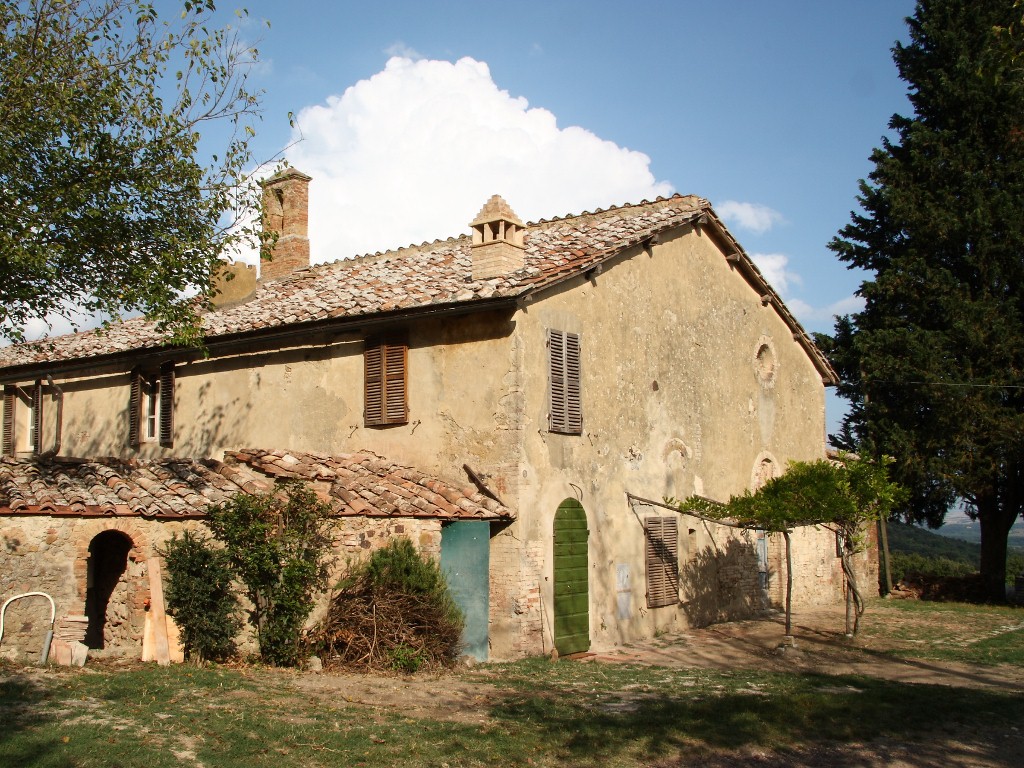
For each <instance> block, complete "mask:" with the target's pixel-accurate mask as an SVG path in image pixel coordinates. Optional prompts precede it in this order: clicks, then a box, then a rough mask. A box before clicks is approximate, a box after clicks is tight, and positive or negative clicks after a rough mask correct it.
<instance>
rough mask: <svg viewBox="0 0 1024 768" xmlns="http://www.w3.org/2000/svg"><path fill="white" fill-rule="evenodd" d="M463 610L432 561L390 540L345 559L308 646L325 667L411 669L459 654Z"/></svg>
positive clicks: (405, 544) (448, 661)
mask: <svg viewBox="0 0 1024 768" xmlns="http://www.w3.org/2000/svg"><path fill="white" fill-rule="evenodd" d="M462 627H463V617H462V612H461V611H460V610H459V608H458V606H457V605H456V604H455V602H454V600H453V599H452V597H451V593H450V592H449V591H448V586H447V583H446V582H445V579H444V576H443V574H442V573H441V570H440V568H439V567H438V565H437V563H436V562H435V561H433V560H431V559H428V558H424V557H422V556H420V554H419V553H418V552H416V550H415V548H414V547H413V545H412V542H410V541H409V540H408V539H396V540H395V541H393V542H391V543H390V544H389V545H388V546H387V547H384V548H383V549H380V550H377V551H376V552H375V553H374V554H373V555H372V556H371V557H370V558H369V560H367V561H364V562H362V563H357V564H354V565H349V568H348V570H347V572H346V574H345V575H344V577H343V578H342V580H341V582H340V583H339V585H338V591H337V593H336V594H335V595H334V596H333V597H332V598H331V600H330V603H329V606H328V610H327V614H326V616H325V617H324V618H323V620H322V621H321V622H320V623H319V624H318V625H317V626H316V627H315V628H314V629H313V630H312V631H311V632H310V634H309V636H308V638H307V639H308V642H309V647H310V650H311V652H312V653H315V654H317V655H318V656H319V657H320V659H321V660H322V661H323V664H324V666H325V667H327V668H331V667H347V668H357V669H391V670H396V671H400V672H415V671H416V670H418V669H420V668H422V667H440V666H451V665H452V664H453V663H454V662H455V660H456V659H457V658H458V656H459V652H460V649H461V648H460V637H461V635H462Z"/></svg>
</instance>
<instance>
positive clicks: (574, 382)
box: [565, 333, 583, 435]
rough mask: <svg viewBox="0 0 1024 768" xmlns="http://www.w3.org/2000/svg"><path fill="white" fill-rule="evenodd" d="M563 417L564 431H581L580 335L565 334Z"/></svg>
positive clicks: (577, 432)
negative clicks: (564, 420) (564, 422)
mask: <svg viewBox="0 0 1024 768" xmlns="http://www.w3.org/2000/svg"><path fill="white" fill-rule="evenodd" d="M565 419H566V431H567V432H569V433H570V434H573V435H579V434H582V432H583V408H582V406H581V404H580V337H579V335H577V334H575V333H567V334H565Z"/></svg>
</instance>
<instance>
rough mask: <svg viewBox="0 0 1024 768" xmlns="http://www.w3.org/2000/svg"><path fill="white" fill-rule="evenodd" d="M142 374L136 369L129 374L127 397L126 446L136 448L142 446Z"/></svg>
mask: <svg viewBox="0 0 1024 768" xmlns="http://www.w3.org/2000/svg"><path fill="white" fill-rule="evenodd" d="M141 420H142V372H141V371H139V370H138V369H136V370H134V371H132V373H131V384H130V386H129V396H128V445H130V446H131V447H132V448H138V447H139V445H141V444H142V431H141V429H140V423H141Z"/></svg>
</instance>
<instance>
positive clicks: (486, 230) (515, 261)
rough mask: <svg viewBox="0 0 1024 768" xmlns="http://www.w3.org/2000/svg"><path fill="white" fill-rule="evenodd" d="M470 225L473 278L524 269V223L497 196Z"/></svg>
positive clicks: (477, 278)
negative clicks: (471, 231) (471, 232)
mask: <svg viewBox="0 0 1024 768" xmlns="http://www.w3.org/2000/svg"><path fill="white" fill-rule="evenodd" d="M469 226H470V227H472V228H473V248H472V252H471V253H472V258H473V279H474V280H487V279H489V278H492V277H501V276H503V275H508V274H511V273H512V272H515V271H516V270H517V269H522V268H523V266H524V264H525V260H524V258H523V251H524V245H523V222H521V221H520V220H519V217H518V216H516V214H515V212H514V211H513V210H512V208H511V207H510V206H509V204H508V203H506V202H505V201H504V200H502V199H501V196H500V195H494V196H493V197H491V199H490V200H488V201H487V203H486V204H485V205H484V207H483V208H481V209H480V213H478V214H477V215H476V218H475V219H474V220H473V221H472V222H470V225H469Z"/></svg>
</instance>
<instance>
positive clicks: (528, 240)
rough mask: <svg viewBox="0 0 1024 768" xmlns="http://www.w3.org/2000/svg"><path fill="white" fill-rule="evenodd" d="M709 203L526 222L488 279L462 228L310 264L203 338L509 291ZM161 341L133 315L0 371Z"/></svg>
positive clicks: (226, 316)
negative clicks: (518, 256)
mask: <svg viewBox="0 0 1024 768" xmlns="http://www.w3.org/2000/svg"><path fill="white" fill-rule="evenodd" d="M708 208H709V206H708V203H707V201H706V200H703V199H701V198H697V197H693V196H680V195H676V196H674V197H671V198H668V199H666V200H660V199H659V200H658V201H656V202H655V203H649V204H643V205H637V206H623V207H621V208H612V209H609V210H607V211H598V212H596V213H594V214H585V215H580V216H575V217H566V218H563V219H556V220H552V221H542V222H540V223H535V224H528V225H527V226H526V232H525V251H524V259H525V265H524V267H523V268H522V269H521V270H519V271H517V272H514V273H512V274H511V275H507V276H503V277H499V278H491V279H487V280H474V279H473V278H472V263H471V259H470V250H471V246H470V238H469V236H468V235H467V236H462V237H459V238H449V239H448V240H444V241H441V240H438V241H435V242H433V243H429V244H428V243H424V244H423V245H420V246H410V247H407V248H402V249H399V250H396V251H389V252H386V253H382V254H376V255H370V256H362V257H359V258H355V259H346V260H340V261H335V262H333V263H328V264H319V265H317V266H313V267H310V268H308V269H301V270H297V271H296V272H294V273H293V274H291V275H289V276H288V277H285V278H282V279H279V280H275V281H272V282H266V283H260V284H259V286H258V287H257V290H256V293H255V294H254V295H253V296H252V298H250V299H249V300H247V301H245V302H243V303H241V304H235V305H232V306H226V307H222V308H219V309H213V310H210V311H208V312H206V313H205V314H204V315H203V326H204V329H205V332H206V339H207V342H211V341H214V340H216V339H218V338H222V337H226V336H233V335H235V334H241V333H249V332H254V331H259V330H264V329H272V328H281V327H285V326H288V325H291V324H295V323H306V322H318V321H324V320H329V319H337V318H358V317H362V316H368V315H373V314H378V313H383V312H390V311H396V310H414V309H420V308H426V307H430V306H440V305H451V304H465V303H471V302H474V301H483V300H486V299H491V298H513V297H516V296H519V295H522V294H523V293H526V292H528V291H530V290H534V289H536V288H538V287H542V286H545V285H549V284H553V283H556V282H558V281H560V280H562V279H564V278H566V277H567V276H571V275H574V274H577V273H579V272H581V271H583V270H586V269H587V268H589V267H590V266H592V265H594V264H596V263H598V262H600V261H602V260H603V259H606V258H609V257H611V256H613V255H615V254H616V253H618V252H620V251H621V250H623V249H624V248H627V247H629V246H631V245H634V244H637V243H641V242H643V241H644V240H645V239H647V238H649V237H651V236H653V235H655V234H657V233H659V232H662V231H664V230H666V229H670V228H672V227H675V226H679V225H680V224H684V223H686V222H688V221H691V220H692V219H694V218H696V217H697V216H699V215H701V213H702V212H704V211H705V210H707V209H708ZM163 342H164V337H163V335H162V334H161V333H160V332H159V329H158V327H157V325H156V324H155V323H153V322H150V321H147V320H145V319H144V318H136V319H133V320H127V321H125V322H122V323H116V324H113V325H111V326H110V327H109V328H106V329H101V330H96V331H84V332H81V333H76V334H69V335H66V336H58V337H55V338H53V339H49V340H46V341H43V342H36V343H27V344H20V345H16V346H11V347H7V348H4V349H0V370H2V369H3V368H6V367H11V366H19V365H30V364H34V363H40V362H56V361H62V360H75V359H85V358H90V357H96V356H100V355H108V354H116V353H123V352H129V351H133V350H139V349H156V348H159V347H161V346H162V344H163Z"/></svg>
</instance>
